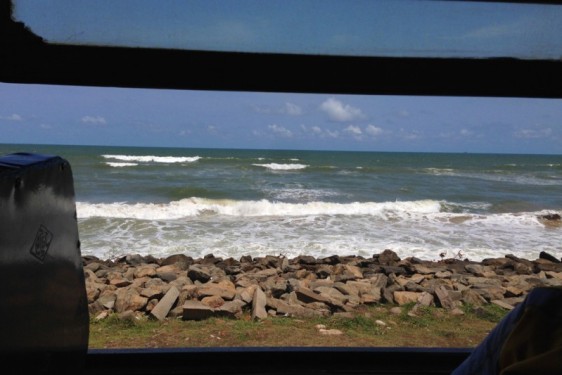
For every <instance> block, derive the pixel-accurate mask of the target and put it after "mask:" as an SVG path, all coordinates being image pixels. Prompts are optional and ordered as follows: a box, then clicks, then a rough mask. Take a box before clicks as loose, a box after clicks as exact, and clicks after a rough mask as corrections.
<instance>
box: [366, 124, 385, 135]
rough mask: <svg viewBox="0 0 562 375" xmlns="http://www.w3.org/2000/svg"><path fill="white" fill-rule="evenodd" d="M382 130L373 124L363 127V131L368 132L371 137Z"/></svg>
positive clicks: (379, 133)
mask: <svg viewBox="0 0 562 375" xmlns="http://www.w3.org/2000/svg"><path fill="white" fill-rule="evenodd" d="M382 132H383V130H382V129H381V128H379V127H378V126H375V125H368V126H367V127H366V128H365V133H367V134H369V135H370V136H372V137H376V136H379V135H381V134H382Z"/></svg>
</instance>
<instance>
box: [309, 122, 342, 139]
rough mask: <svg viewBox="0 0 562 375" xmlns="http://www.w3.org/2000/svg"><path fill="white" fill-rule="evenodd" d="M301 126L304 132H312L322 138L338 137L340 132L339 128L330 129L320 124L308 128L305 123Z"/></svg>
mask: <svg viewBox="0 0 562 375" xmlns="http://www.w3.org/2000/svg"><path fill="white" fill-rule="evenodd" d="M301 128H302V130H303V131H304V132H309V133H312V134H313V135H314V136H318V137H320V138H337V137H338V136H339V132H338V131H337V130H334V131H332V130H330V129H322V128H321V127H320V126H317V125H315V126H312V127H310V128H307V127H306V126H305V125H301Z"/></svg>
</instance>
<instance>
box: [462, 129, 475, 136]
mask: <svg viewBox="0 0 562 375" xmlns="http://www.w3.org/2000/svg"><path fill="white" fill-rule="evenodd" d="M473 134H474V132H473V131H472V130H468V129H461V131H460V135H462V136H463V137H470V136H471V135H473Z"/></svg>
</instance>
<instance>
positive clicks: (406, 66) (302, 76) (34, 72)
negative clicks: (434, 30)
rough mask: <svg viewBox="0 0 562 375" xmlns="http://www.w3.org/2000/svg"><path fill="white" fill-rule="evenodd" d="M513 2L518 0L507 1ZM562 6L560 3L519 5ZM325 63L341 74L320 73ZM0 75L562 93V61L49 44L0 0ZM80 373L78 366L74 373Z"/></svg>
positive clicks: (186, 364)
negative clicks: (327, 75) (327, 74)
mask: <svg viewBox="0 0 562 375" xmlns="http://www.w3.org/2000/svg"><path fill="white" fill-rule="evenodd" d="M511 2H518V1H511ZM523 2H524V3H543V4H561V3H562V2H560V1H522V3H523ZM324 71H330V72H339V73H341V74H336V75H331V77H330V79H329V80H328V79H325V75H324ZM0 81H1V82H5V83H18V84H50V85H77V86H104V87H128V88H154V89H178V90H220V91H253V92H294V93H337V94H365V95H408V96H416V95H420V96H472V97H520V98H552V99H556V98H558V99H559V98H562V60H519V59H512V58H493V59H463V58H392V57H353V56H321V55H295V54H260V53H233V52H205V51H184V50H166V49H150V48H119V47H104V46H97V47H95V46H78V45H56V44H49V43H45V42H44V41H43V40H42V39H41V38H40V37H37V36H35V35H33V34H32V33H31V32H30V31H29V30H28V29H27V28H26V27H25V25H23V24H21V23H18V22H15V21H13V19H12V18H11V3H10V2H9V1H4V2H2V4H0ZM469 353H470V349H469V348H457V349H448V348H293V347H291V348H288V347H279V348H242V347H241V348H227V349H225V348H216V349H204V348H198V349H190V348H182V349H146V350H145V349H137V350H131V349H112V350H109V349H108V350H105V349H102V350H99V349H98V350H88V354H87V356H86V359H85V366H84V368H83V369H82V370H83V371H82V373H86V374H90V373H91V374H94V373H102V372H103V373H105V374H179V373H190V374H217V373H220V374H281V373H282V374H449V373H450V372H451V371H452V370H453V369H454V368H455V367H456V366H457V365H458V364H460V363H461V362H462V360H464V359H465V358H466V357H467V356H468V354H469ZM78 372H80V371H77V373H78Z"/></svg>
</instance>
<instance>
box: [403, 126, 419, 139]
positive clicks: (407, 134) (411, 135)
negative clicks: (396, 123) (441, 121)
mask: <svg viewBox="0 0 562 375" xmlns="http://www.w3.org/2000/svg"><path fill="white" fill-rule="evenodd" d="M400 138H402V139H405V140H407V141H413V140H415V139H419V138H421V135H420V133H419V132H417V131H415V130H414V131H409V130H405V129H400Z"/></svg>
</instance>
